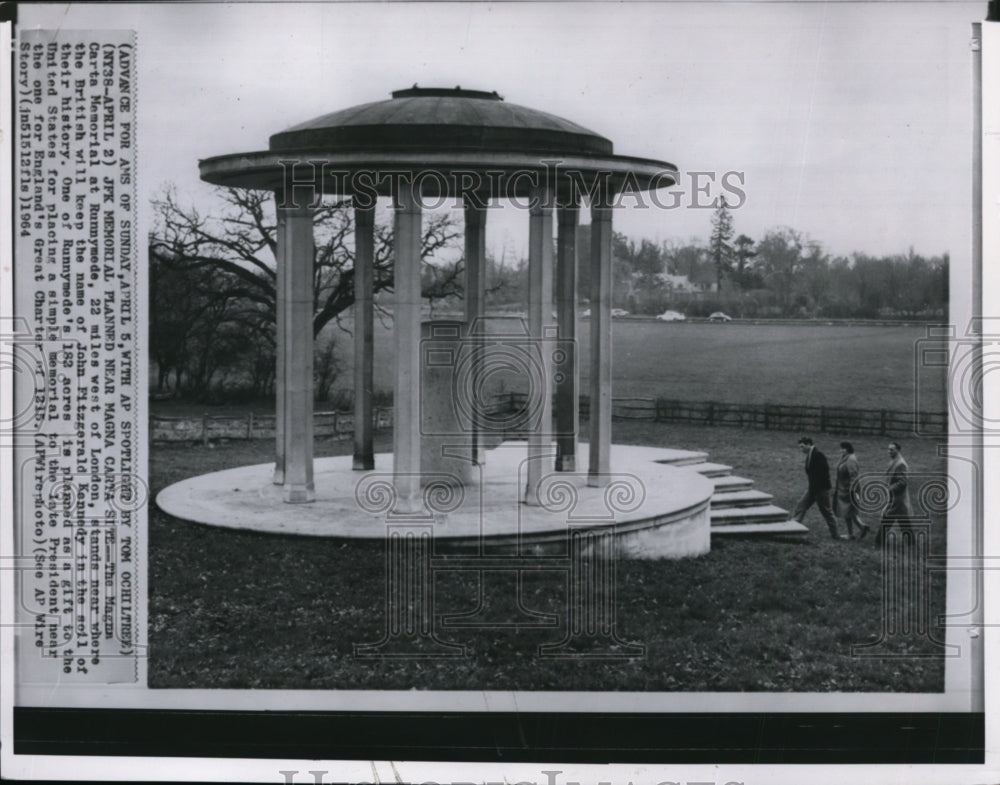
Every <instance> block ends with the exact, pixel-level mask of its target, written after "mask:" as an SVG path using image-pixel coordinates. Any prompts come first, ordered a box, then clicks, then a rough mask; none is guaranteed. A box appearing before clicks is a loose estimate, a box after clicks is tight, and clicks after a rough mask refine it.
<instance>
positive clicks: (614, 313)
mask: <svg viewBox="0 0 1000 785" xmlns="http://www.w3.org/2000/svg"><path fill="white" fill-rule="evenodd" d="M623 316H628V311H626V310H625V309H624V308H612V309H611V318H612V319H620V318H621V317H623Z"/></svg>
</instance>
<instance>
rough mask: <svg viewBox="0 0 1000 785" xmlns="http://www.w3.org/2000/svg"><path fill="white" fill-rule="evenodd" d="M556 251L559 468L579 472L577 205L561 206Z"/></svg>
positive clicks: (559, 469) (557, 457)
mask: <svg viewBox="0 0 1000 785" xmlns="http://www.w3.org/2000/svg"><path fill="white" fill-rule="evenodd" d="M558 213H559V230H558V235H557V250H556V316H557V319H558V322H559V348H560V349H561V350H562V355H561V356H562V358H563V361H562V362H560V363H559V364H558V365H557V367H556V471H560V472H572V471H576V438H577V432H578V431H579V429H580V418H579V405H578V399H579V378H578V374H577V370H576V263H577V262H576V229H577V224H578V223H579V218H580V210H579V207H578V205H576V204H565V205H560V206H559V211H558Z"/></svg>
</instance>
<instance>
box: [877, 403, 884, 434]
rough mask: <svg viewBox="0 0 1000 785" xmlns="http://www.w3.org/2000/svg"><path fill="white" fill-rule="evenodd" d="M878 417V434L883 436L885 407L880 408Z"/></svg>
mask: <svg viewBox="0 0 1000 785" xmlns="http://www.w3.org/2000/svg"><path fill="white" fill-rule="evenodd" d="M880 415H881V416H880V418H879V431H878V432H879V436H885V409H882V411H881V413H880Z"/></svg>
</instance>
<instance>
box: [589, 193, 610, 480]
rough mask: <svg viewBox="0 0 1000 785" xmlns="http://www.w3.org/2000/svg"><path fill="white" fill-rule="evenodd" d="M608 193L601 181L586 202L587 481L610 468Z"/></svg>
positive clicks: (603, 477)
mask: <svg viewBox="0 0 1000 785" xmlns="http://www.w3.org/2000/svg"><path fill="white" fill-rule="evenodd" d="M611 231H612V225H611V194H610V192H609V189H608V187H607V185H606V184H601V185H600V186H599V187H598V188H597V189H596V193H595V195H594V198H593V201H592V202H591V206H590V465H589V467H588V469H587V485H590V486H593V487H602V486H604V485H605V484H606V483H607V477H608V474H609V473H610V472H611Z"/></svg>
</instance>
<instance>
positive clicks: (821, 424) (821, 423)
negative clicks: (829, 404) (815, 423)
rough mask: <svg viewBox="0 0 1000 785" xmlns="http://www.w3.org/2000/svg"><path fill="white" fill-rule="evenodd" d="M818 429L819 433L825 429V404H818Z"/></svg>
mask: <svg viewBox="0 0 1000 785" xmlns="http://www.w3.org/2000/svg"><path fill="white" fill-rule="evenodd" d="M819 430H820V433H823V432H825V431H826V407H825V406H820V407H819Z"/></svg>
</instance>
